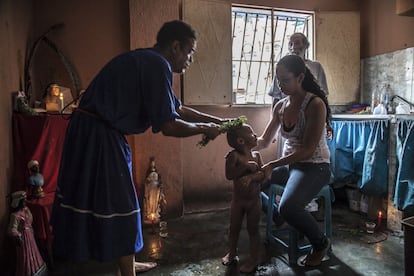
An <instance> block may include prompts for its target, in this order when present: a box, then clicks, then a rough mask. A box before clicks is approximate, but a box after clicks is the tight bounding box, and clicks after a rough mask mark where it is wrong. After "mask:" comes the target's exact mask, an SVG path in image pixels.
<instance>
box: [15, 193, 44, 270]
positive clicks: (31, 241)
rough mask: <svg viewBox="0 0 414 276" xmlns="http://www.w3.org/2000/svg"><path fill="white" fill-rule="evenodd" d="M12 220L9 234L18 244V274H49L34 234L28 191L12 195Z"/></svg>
mask: <svg viewBox="0 0 414 276" xmlns="http://www.w3.org/2000/svg"><path fill="white" fill-rule="evenodd" d="M11 199H12V200H11V208H12V213H11V214H10V222H9V226H8V231H7V234H8V235H9V236H10V237H12V238H13V239H14V242H15V245H16V273H15V275H16V276H28V275H39V276H40V275H47V267H46V263H45V262H44V261H43V258H42V256H41V255H40V252H39V249H38V248H37V245H36V240H35V237H34V234H33V227H32V222H33V216H32V213H31V212H30V209H29V208H28V207H27V206H26V192H25V191H17V192H14V193H12V195H11Z"/></svg>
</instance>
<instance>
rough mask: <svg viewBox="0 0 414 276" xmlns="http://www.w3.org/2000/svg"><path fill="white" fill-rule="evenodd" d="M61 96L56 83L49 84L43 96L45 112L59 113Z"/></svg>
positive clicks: (61, 101)
mask: <svg viewBox="0 0 414 276" xmlns="http://www.w3.org/2000/svg"><path fill="white" fill-rule="evenodd" d="M61 97H63V94H61V93H60V87H59V85H57V84H56V83H50V84H49V85H48V86H47V88H46V91H45V94H44V95H43V102H44V107H45V109H46V111H55V112H59V111H60V110H61V109H62V103H63V99H61Z"/></svg>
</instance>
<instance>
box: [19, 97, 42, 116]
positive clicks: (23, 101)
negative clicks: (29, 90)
mask: <svg viewBox="0 0 414 276" xmlns="http://www.w3.org/2000/svg"><path fill="white" fill-rule="evenodd" d="M14 100H15V103H14V104H15V106H14V109H15V111H16V112H19V113H22V114H25V115H38V114H37V112H36V111H35V110H34V109H33V108H31V107H30V106H29V101H28V100H27V97H26V94H25V93H24V91H18V92H17V93H16V95H15V99H14Z"/></svg>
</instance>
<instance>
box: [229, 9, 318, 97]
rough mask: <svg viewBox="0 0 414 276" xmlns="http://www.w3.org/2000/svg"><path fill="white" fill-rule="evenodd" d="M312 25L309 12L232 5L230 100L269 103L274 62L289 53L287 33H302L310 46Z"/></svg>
mask: <svg viewBox="0 0 414 276" xmlns="http://www.w3.org/2000/svg"><path fill="white" fill-rule="evenodd" d="M312 26H313V14H311V13H298V12H289V11H281V10H276V9H271V8H263V9H257V8H254V9H253V8H246V7H239V6H233V7H232V45H233V57H232V62H233V67H232V68H233V72H232V75H233V103H234V104H270V103H271V102H272V99H271V97H270V96H269V95H268V90H269V88H270V87H271V85H272V81H273V77H274V65H275V64H276V63H277V61H278V60H279V59H280V58H281V57H283V56H284V55H286V54H287V53H288V44H289V37H290V35H292V34H293V33H295V32H302V33H304V34H305V35H306V36H307V37H308V39H309V42H310V44H311V47H312V31H313V27H312ZM311 47H310V49H309V50H308V54H309V56H308V58H312V48H311Z"/></svg>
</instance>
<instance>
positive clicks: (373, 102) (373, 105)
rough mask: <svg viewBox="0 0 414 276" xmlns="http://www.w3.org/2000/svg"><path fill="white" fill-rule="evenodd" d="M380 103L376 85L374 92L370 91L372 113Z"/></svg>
mask: <svg viewBox="0 0 414 276" xmlns="http://www.w3.org/2000/svg"><path fill="white" fill-rule="evenodd" d="M379 103H380V95H379V90H378V85H377V86H376V87H375V89H374V91H372V97H371V111H372V112H374V110H375V108H376V107H377V106H378V104H379Z"/></svg>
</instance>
